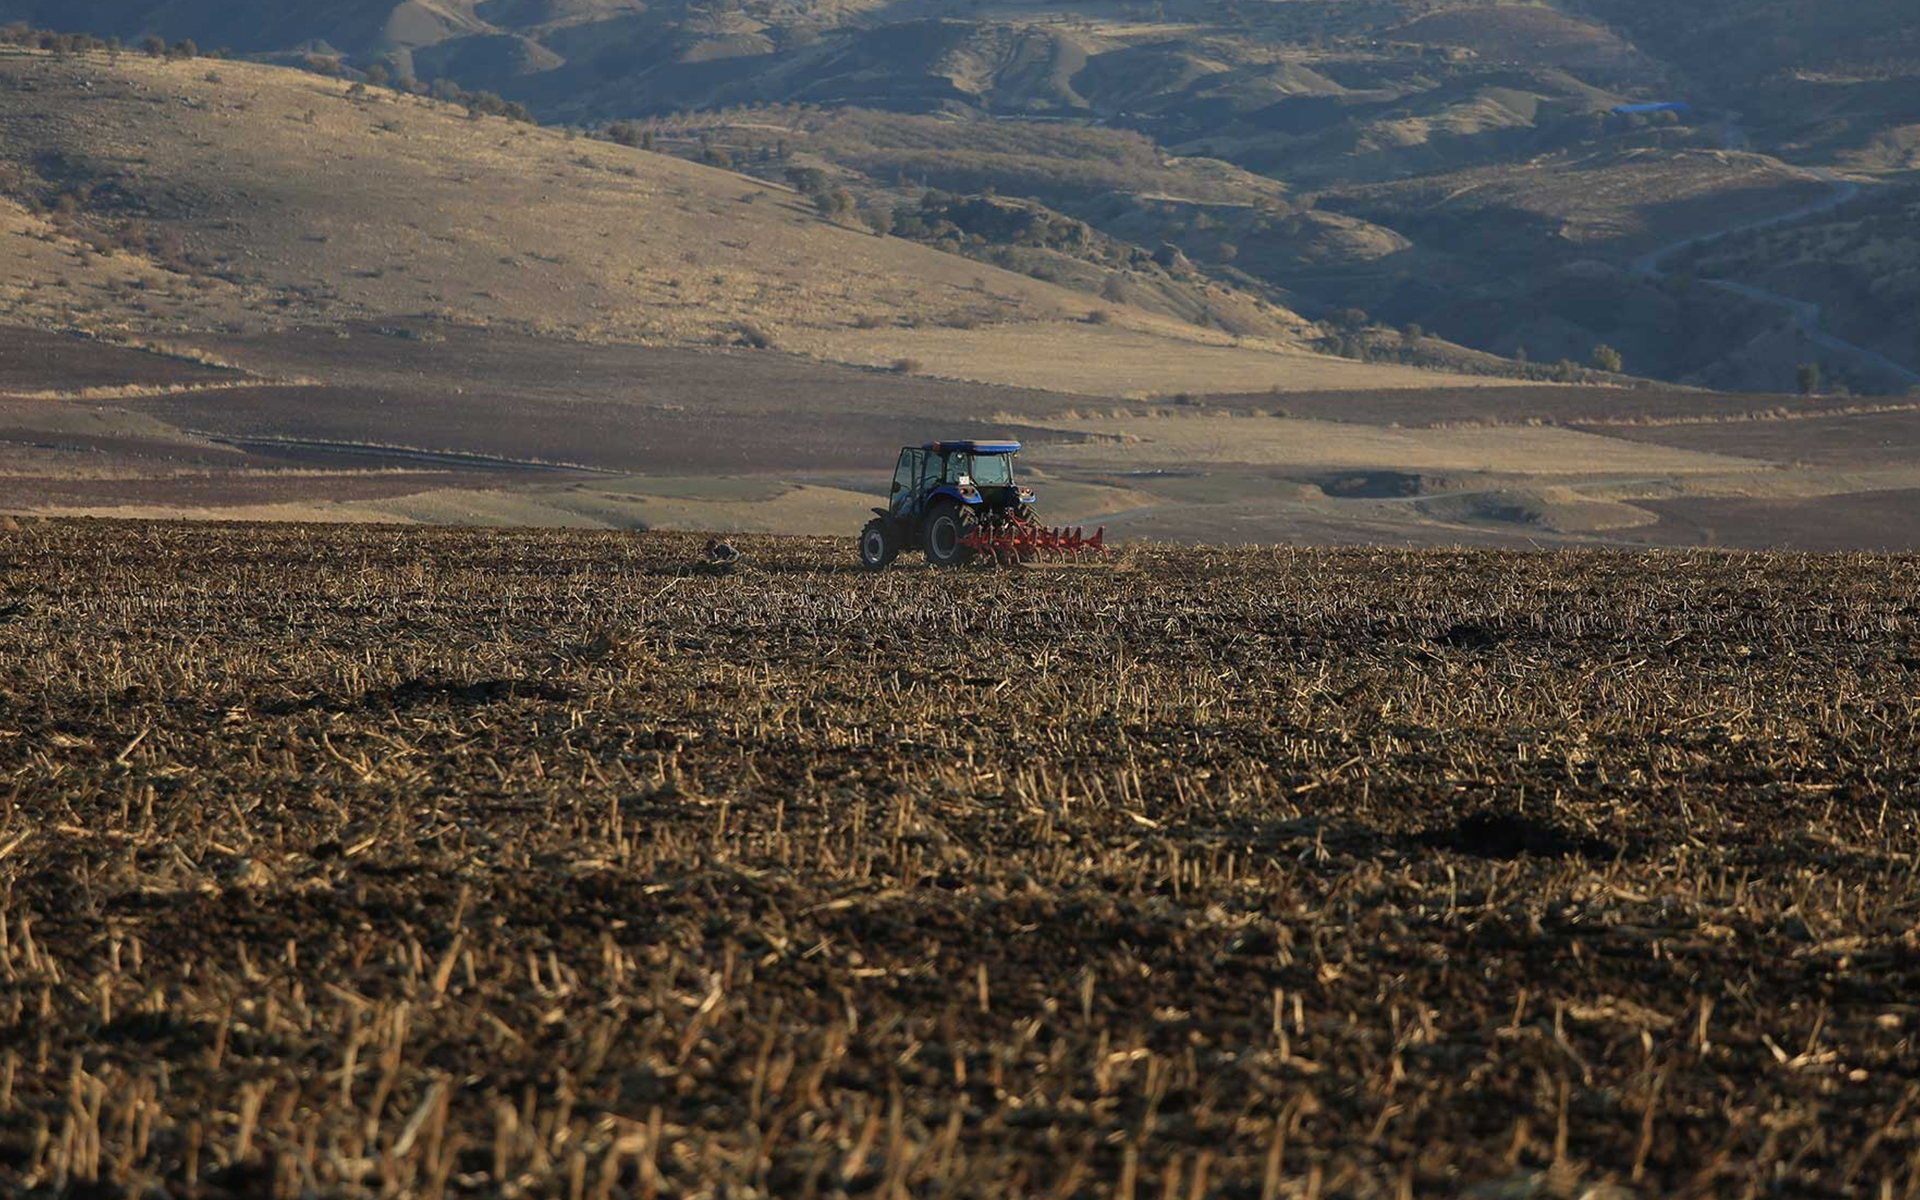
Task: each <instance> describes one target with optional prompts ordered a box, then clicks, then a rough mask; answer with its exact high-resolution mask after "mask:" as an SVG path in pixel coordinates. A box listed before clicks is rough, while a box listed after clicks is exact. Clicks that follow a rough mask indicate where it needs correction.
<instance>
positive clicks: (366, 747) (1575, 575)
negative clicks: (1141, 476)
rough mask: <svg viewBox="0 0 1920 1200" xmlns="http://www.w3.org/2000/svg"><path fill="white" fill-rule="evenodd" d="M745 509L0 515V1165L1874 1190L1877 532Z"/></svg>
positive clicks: (1901, 748) (942, 1188)
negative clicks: (1563, 544) (1414, 527)
mask: <svg viewBox="0 0 1920 1200" xmlns="http://www.w3.org/2000/svg"><path fill="white" fill-rule="evenodd" d="M739 544H740V545H741V547H742V549H743V550H744V551H745V554H746V565H745V566H744V567H743V568H742V569H740V570H739V571H737V572H735V573H734V574H731V575H724V576H714V575H706V574H702V573H700V572H698V571H697V570H695V569H693V568H694V564H696V563H697V562H698V561H699V559H700V540H699V539H697V538H691V537H685V536H680V535H666V534H640V535H624V534H603V533H596V534H561V533H550V532H510V533H503V532H493V531H488V532H480V531H470V530H468V531H458V530H429V531H421V530H405V531H402V530H395V529H385V528H357V529H352V528H349V529H343V528H315V527H302V526H221V525H165V524H154V525H142V524H122V523H107V522H73V523H58V522H54V523H47V522H32V523H25V524H22V525H20V526H18V527H15V528H11V529H8V530H6V531H3V532H0V564H3V565H4V574H0V590H3V592H4V594H0V673H4V680H5V687H4V691H0V1190H4V1191H7V1192H10V1193H19V1192H23V1191H25V1192H31V1191H35V1190H37V1191H39V1192H42V1193H46V1194H54V1193H60V1194H86V1195H118V1194H123V1193H124V1194H142V1195H147V1194H167V1195H174V1196H242V1195H244V1196H255V1195H283V1196H299V1195H321V1196H333V1195H342V1196H360V1195H404V1196H439V1195H449V1194H451V1195H474V1196H481V1195H488V1196H491V1195H507V1196H582V1197H598V1196H609V1195H619V1196H709V1197H718V1196H723V1195H724V1196H731V1197H750V1196H781V1197H787V1196H793V1197H800V1196H861V1197H865V1196H873V1197H887V1198H891V1197H898V1196H916V1197H917V1196H927V1197H932V1196H996V1197H998V1196H1039V1195H1045V1196H1060V1197H1103V1198H1104V1197H1116V1196H1117V1197H1138V1198H1150V1197H1155V1196H1160V1197H1193V1198H1198V1197H1204V1196H1223V1197H1249V1198H1251V1197H1281V1196H1286V1197H1294V1196H1302V1197H1304V1196H1323V1197H1329V1198H1331V1197H1336V1196H1348V1197H1356V1198H1370V1197H1398V1196H1406V1195H1417V1196H1441V1195H1460V1194H1472V1195H1480V1196H1492V1195H1511V1196H1527V1195H1535V1194H1539V1195H1569V1196H1572V1195H1580V1194H1594V1195H1602V1194H1613V1195H1619V1194H1622V1193H1623V1192H1624V1193H1625V1194H1631V1195H1641V1196H1648V1197H1652V1196H1731V1195H1742V1194H1756V1195H1757V1194H1764V1195H1787V1196H1815V1195H1819V1196H1832V1195H1849V1194H1851V1195H1860V1196H1879V1195H1883V1194H1890V1195H1902V1194H1908V1195H1910V1194H1912V1189H1913V1188H1914V1187H1915V1186H1916V1174H1915V1159H1916V1151H1917V1150H1920V1104H1917V1103H1916V1101H1920V1087H1916V1085H1915V1084H1914V1083H1913V1082H1912V1079H1913V1076H1914V1070H1915V1064H1916V1061H1920V1056H1917V1053H1916V1048H1915V1037H1916V1032H1917V1031H1920V999H1917V997H1920V946H1917V945H1916V936H1915V920H1916V914H1920V884H1917V883H1916V881H1915V856H1916V853H1917V852H1920V837H1917V836H1916V833H1917V832H1920V822H1917V821H1916V811H1915V810H1916V801H1917V800H1920V793H1917V792H1916V785H1915V780H1916V778H1920V726H1917V724H1916V722H1917V721H1920V602H1917V601H1916V599H1915V597H1916V595H1920V560H1913V559H1903V558H1894V559H1889V558H1881V557H1814V556H1746V555H1731V554H1726V555H1722V554H1708V553H1687V554H1672V553H1668V554H1649V555H1636V554H1615V553H1601V552H1594V553H1560V554H1507V553H1494V552H1479V551H1475V552H1457V553H1449V552H1385V551H1357V550H1356V551H1318V550H1316V551H1291V550H1286V549H1278V550H1260V551H1232V552H1222V551H1210V550H1204V549H1200V550H1177V551H1175V550H1167V551H1157V550H1147V549H1141V550H1137V551H1135V552H1133V553H1132V554H1130V555H1129V556H1127V557H1126V559H1125V560H1124V561H1123V563H1122V564H1121V568H1120V569H1116V570H1112V571H1089V570H1078V571H1058V572H1048V571H1039V570H1028V571H1018V572H1004V573H996V572H992V571H988V570H984V569H965V570H960V571H954V572H945V573H940V572H934V571H931V570H929V569H925V568H922V567H920V566H918V565H917V564H915V565H908V564H906V563H905V561H904V560H903V562H902V563H901V564H900V565H898V566H896V567H895V568H894V569H893V570H891V571H889V572H888V573H885V574H882V575H879V576H873V575H867V574H863V573H861V572H859V571H858V570H856V569H854V568H853V566H852V561H853V554H852V546H851V544H850V539H847V540H845V541H831V542H829V541H816V540H802V539H791V540H772V539H766V540H753V539H747V540H744V541H742V542H741V543H739ZM1608 1188H1613V1189H1619V1190H1618V1191H1612V1192H1607V1191H1604V1190H1602V1191H1595V1190H1594V1189H1608ZM63 1189H74V1190H73V1191H72V1192H66V1191H63Z"/></svg>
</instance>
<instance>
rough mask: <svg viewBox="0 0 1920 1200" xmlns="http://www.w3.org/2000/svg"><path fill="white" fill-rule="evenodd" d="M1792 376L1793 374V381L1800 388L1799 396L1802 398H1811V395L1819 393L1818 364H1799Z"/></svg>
mask: <svg viewBox="0 0 1920 1200" xmlns="http://www.w3.org/2000/svg"><path fill="white" fill-rule="evenodd" d="M1793 374H1794V381H1795V383H1796V384H1798V386H1799V388H1800V394H1801V395H1802V396H1812V395H1817V394H1818V393H1819V391H1820V364H1819V363H1810V362H1809V363H1801V364H1800V366H1799V368H1798V369H1797V370H1796V371H1794V373H1793Z"/></svg>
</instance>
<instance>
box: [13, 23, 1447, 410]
mask: <svg viewBox="0 0 1920 1200" xmlns="http://www.w3.org/2000/svg"><path fill="white" fill-rule="evenodd" d="M0 162H5V163H6V164H8V167H7V168H6V171H5V177H4V179H0V183H4V185H5V190H6V191H7V193H8V194H9V195H10V196H11V197H12V199H11V200H9V201H7V202H6V203H5V207H4V209H3V210H0V223H4V224H5V226H6V227H7V228H8V230H9V231H11V232H12V233H14V234H15V235H16V236H15V237H13V238H11V239H10V241H9V245H10V247H11V248H10V250H9V253H11V254H12V255H13V256H14V263H15V264H17V268H16V269H14V270H10V271H9V272H8V274H7V277H6V281H5V284H4V285H0V286H4V287H5V289H6V291H5V292H4V293H0V296H3V297H4V299H5V301H6V302H7V303H8V304H9V305H10V307H11V312H12V315H13V317H14V319H16V320H20V319H24V320H26V321H28V322H30V323H34V324H41V325H60V326H70V327H78V328H86V329H92V330H103V329H111V330H121V331H126V332H131V333H135V334H139V335H143V336H166V337H179V336H184V335H190V334H193V333H195V332H206V331H219V330H228V331H243V330H259V329H268V328H273V327H277V326H281V325H286V324H311V323H334V322H338V321H342V320H349V319H361V320H367V319H381V318H385V317H393V316H427V317H433V318H437V319H440V320H444V321H450V322H458V323H462V324H469V325H479V326H492V327H500V326H508V327H514V328H519V329H523V330H528V331H533V332H540V333H546V334H553V335H560V336H565V337H569V338H580V339H589V340H616V341H626V342H640V343H649V344H748V345H756V346H775V347H781V348H788V349H797V350H801V351H804V352H816V353H821V354H825V355H827V356H829V357H832V358H836V359H842V360H847V361H854V362H865V363H872V362H875V361H881V362H882V363H883V364H884V365H899V366H901V367H903V368H907V367H911V366H912V365H913V362H914V360H916V359H918V358H920V357H923V356H922V355H921V354H920V353H919V351H918V350H917V346H918V345H919V343H920V342H922V341H926V342H928V343H929V346H930V349H929V351H928V353H927V354H926V355H925V356H924V357H929V358H937V359H938V361H939V364H940V367H941V369H942V371H943V372H945V373H948V374H951V375H954V376H956V377H962V378H973V379H983V380H989V381H995V382H1009V383H1018V382H1022V380H1023V376H1024V375H1025V374H1026V372H1027V371H1028V370H1029V369H1038V368H1040V367H1042V366H1046V365H1048V364H1051V363H1052V362H1054V361H1055V360H1056V359H1057V356H1058V354H1059V353H1060V351H1061V349H1062V347H1064V346H1066V345H1068V344H1070V343H1072V342H1075V341H1077V340H1078V339H1079V338H1080V337H1081V336H1082V333H1083V331H1086V330H1088V329H1089V328H1090V327H1089V326H1087V325H1085V324H1083V322H1085V321H1086V320H1087V319H1088V317H1089V316H1090V315H1091V314H1092V313H1093V311H1094V310H1095V309H1096V308H1098V309H1104V310H1108V312H1107V315H1106V316H1105V317H1103V318H1102V320H1103V321H1105V322H1107V324H1106V325H1105V326H1104V327H1103V329H1102V330H1101V331H1100V332H1101V333H1102V335H1103V336H1105V337H1109V338H1116V339H1123V340H1124V343H1125V344H1126V345H1127V347H1128V348H1129V354H1127V355H1124V356H1121V357H1119V358H1116V359H1114V360H1113V365H1112V366H1111V367H1107V366H1104V365H1103V364H1104V363H1105V362H1106V360H1105V359H1104V358H1103V356H1100V355H1092V356H1088V360H1087V361H1088V366H1087V368H1086V369H1087V371H1088V374H1086V375H1085V376H1083V377H1082V378H1081V379H1080V380H1079V381H1078V388H1077V390H1083V391H1088V392H1093V393H1099V394H1116V393H1129V392H1136V393H1137V392H1144V391H1153V390H1177V389H1221V388H1234V387H1246V386H1252V385H1254V384H1255V383H1256V382H1257V383H1261V384H1265V385H1274V384H1284V382H1285V380H1286V379H1287V378H1288V377H1289V375H1290V374H1291V373H1292V370H1293V369H1294V368H1296V367H1298V368H1311V372H1310V373H1311V375H1312V377H1313V380H1314V386H1330V385H1331V386H1338V383H1337V382H1334V383H1330V382H1329V380H1328V379H1327V378H1326V377H1327V376H1328V375H1329V374H1331V375H1332V376H1334V377H1336V378H1344V379H1350V380H1351V381H1352V385H1353V386H1374V385H1376V384H1391V383H1401V384H1408V383H1412V382H1414V381H1416V380H1417V379H1418V378H1420V377H1421V376H1420V374H1419V373H1418V372H1411V371H1407V370H1405V369H1401V368H1371V367H1365V366H1361V365H1359V364H1349V363H1342V362H1339V361H1337V360H1328V359H1324V358H1320V357H1319V356H1312V355H1306V354H1304V352H1303V351H1302V350H1301V349H1300V340H1301V338H1302V336H1303V335H1304V334H1305V332H1306V330H1307V326H1306V325H1305V323H1304V322H1302V321H1300V320H1299V319H1298V318H1297V317H1294V316H1293V315H1292V314H1291V313H1288V312H1286V311H1285V310H1284V309H1279V308H1270V310H1269V311H1270V313H1271V321H1270V325H1269V328H1268V329H1267V330H1266V331H1265V336H1256V337H1252V338H1236V337H1233V336H1230V335H1228V334H1226V333H1224V332H1221V331H1219V330H1204V329H1200V328H1197V327H1195V326H1192V325H1189V324H1186V323H1184V322H1182V321H1179V320H1177V319H1174V318H1170V317H1167V316H1164V315H1158V314H1153V313H1148V312H1145V311H1142V310H1138V309H1133V308H1129V307H1127V306H1125V305H1124V304H1123V305H1117V306H1116V305H1113V304H1109V303H1096V302H1093V301H1091V300H1090V299H1089V298H1088V297H1086V296H1085V295H1082V294H1078V293H1074V292H1072V291H1069V290H1066V289H1064V288H1058V287H1054V286H1051V285H1049V284H1046V283H1043V282H1040V281H1037V280H1034V279H1031V278H1028V277H1026V276H1022V275H1018V274H1013V273H1010V272H1005V271H1000V270H996V269H994V268H993V267H991V266H988V265H983V264H981V263H977V262H972V261H968V260H965V259H962V258H960V257H958V256H954V255H949V254H944V253H940V252H938V251H935V250H932V249H929V248H926V247H923V246H918V245H915V244H912V243H909V242H906V241H903V240H899V239H892V238H881V237H876V236H874V235H873V234H872V233H871V232H869V231H867V230H865V229H864V228H856V227H852V226H851V225H842V224H838V223H835V222H833V221H830V220H827V219H825V218H823V217H821V216H820V215H819V214H818V213H817V212H815V211H814V210H813V209H812V208H811V207H810V206H809V205H807V203H806V202H805V201H804V200H803V199H802V197H800V196H798V195H797V194H795V193H793V192H790V191H788V190H786V189H784V188H782V187H779V186H778V185H773V184H768V183H765V182H763V181H759V180H754V179H749V178H746V177H744V176H740V175H736V174H733V173H730V172H727V171H721V170H716V169H712V168H709V167H704V166H700V165H697V164H692V163H687V162H682V161H679V160H677V159H673V158H671V157H667V156H662V155H655V154H649V153H646V152H644V151H641V150H637V149H629V148H626V147H621V146H614V145H608V144H606V143H602V142H597V141H589V140H583V139H575V138H570V137H567V136H565V135H563V134H561V133H559V132H554V131H548V130H542V129H538V128H535V127H531V126H528V125H525V124H520V123H516V122H512V121H509V120H506V119H504V118H499V117H484V116H483V117H471V116H469V115H467V113H466V110H463V109H459V108H456V107H453V106H450V105H445V104H441V103H438V102H435V101H432V100H428V99H424V98H420V97H416V96H410V95H404V94H401V93H397V92H390V91H386V90H383V89H379V88H365V87H360V88H357V89H356V88H354V87H352V86H351V85H349V84H347V83H345V82H342V81H338V80H333V79H327V78H322V77H318V76H314V75H309V74H305V73H301V72H296V71H291V70H286V69H281V68H275V67H268V66H260V65H254V64H243V63H229V62H220V63H211V64H210V63H208V62H206V61H195V62H186V63H178V62H175V63H169V62H165V61H161V60H157V59H148V58H145V57H143V56H136V55H120V56H116V57H112V58H109V57H108V56H106V55H104V54H82V55H74V56H67V57H61V58H55V57H53V56H48V55H43V54H39V53H31V52H29V53H15V54H8V55H6V56H4V57H0ZM35 210H38V211H35ZM1000 331H1006V332H1011V333H1014V334H1017V336H1015V337H1011V338H1003V337H999V336H996V334H997V333H999V332H1000ZM959 334H964V336H956V335H959ZM956 345H962V346H964V347H965V350H964V351H963V352H962V353H959V354H955V353H954V347H955V346H956ZM874 346H881V347H883V349H884V355H885V357H884V358H879V357H878V352H876V351H875V350H874V349H873V347H874ZM1140 346H1145V347H1148V348H1149V349H1150V352H1149V353H1146V354H1139V353H1134V352H1133V351H1134V350H1135V349H1137V348H1138V347H1140ZM1196 347H1202V348H1204V353H1198V354H1196V353H1195V348H1196ZM1189 358H1193V359H1194V360H1195V361H1194V364H1193V365H1194V370H1188V369H1187V367H1186V361H1187V359H1189Z"/></svg>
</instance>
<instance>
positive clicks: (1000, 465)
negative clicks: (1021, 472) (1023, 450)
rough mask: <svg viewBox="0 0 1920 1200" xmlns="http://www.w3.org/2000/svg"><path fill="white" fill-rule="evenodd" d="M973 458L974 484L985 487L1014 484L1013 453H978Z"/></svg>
mask: <svg viewBox="0 0 1920 1200" xmlns="http://www.w3.org/2000/svg"><path fill="white" fill-rule="evenodd" d="M972 458H973V464H972V474H973V482H974V486H976V487H983V488H990V487H1012V486H1013V455H1011V454H976V455H973V456H972Z"/></svg>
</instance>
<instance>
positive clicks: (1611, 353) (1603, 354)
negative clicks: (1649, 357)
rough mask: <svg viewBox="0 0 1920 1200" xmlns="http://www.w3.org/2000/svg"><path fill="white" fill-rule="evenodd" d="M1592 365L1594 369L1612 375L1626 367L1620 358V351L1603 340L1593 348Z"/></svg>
mask: <svg viewBox="0 0 1920 1200" xmlns="http://www.w3.org/2000/svg"><path fill="white" fill-rule="evenodd" d="M1593 367H1594V369H1595V370H1596V371H1606V372H1608V373H1609V374H1613V375H1618V374H1619V373H1620V372H1621V371H1623V370H1625V369H1626V366H1625V363H1624V362H1623V361H1622V360H1621V358H1620V352H1619V351H1618V350H1615V349H1614V348H1613V347H1612V346H1609V345H1607V344H1606V343H1605V342H1601V343H1600V344H1599V345H1598V346H1595V347H1594V348H1593Z"/></svg>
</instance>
